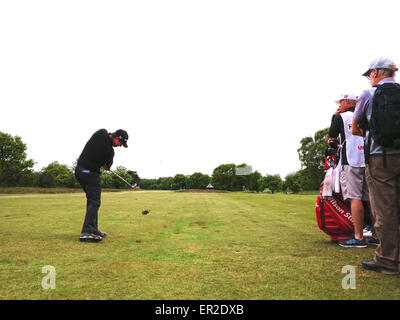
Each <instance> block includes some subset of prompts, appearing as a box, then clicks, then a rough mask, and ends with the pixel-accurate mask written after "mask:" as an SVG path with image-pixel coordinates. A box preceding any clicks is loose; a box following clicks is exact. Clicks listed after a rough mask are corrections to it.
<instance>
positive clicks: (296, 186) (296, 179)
mask: <svg viewBox="0 0 400 320" xmlns="http://www.w3.org/2000/svg"><path fill="white" fill-rule="evenodd" d="M283 185H284V188H285V189H286V190H290V191H292V192H293V193H299V192H300V191H301V175H300V173H299V171H297V172H293V173H289V174H288V175H287V176H286V177H285V182H284V184H283Z"/></svg>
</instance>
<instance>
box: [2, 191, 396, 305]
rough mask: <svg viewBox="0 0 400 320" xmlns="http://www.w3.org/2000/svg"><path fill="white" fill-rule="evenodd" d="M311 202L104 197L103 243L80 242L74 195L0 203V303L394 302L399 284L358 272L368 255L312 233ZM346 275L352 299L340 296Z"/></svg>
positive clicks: (7, 197)
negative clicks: (352, 281) (50, 282)
mask: <svg viewBox="0 0 400 320" xmlns="http://www.w3.org/2000/svg"><path fill="white" fill-rule="evenodd" d="M315 199H316V196H315V195H285V194H274V195H272V194H252V193H195V192H192V193H190V192H173V191H124V192H118V193H108V192H104V193H103V195H102V206H101V209H100V213H99V227H100V229H101V230H102V231H106V232H108V237H107V238H105V239H104V240H103V241H102V242H100V243H81V242H79V241H78V236H79V233H80V230H81V226H82V222H83V219H84V207H85V195H84V193H82V192H79V193H63V194H1V195H0V235H1V236H0V299H2V300H4V299H140V300H150V299H152V300H154V299H173V300H180V299H187V300H192V299H199V300H203V299H207V300H214V299H241V300H259V299H262V300H265V299H400V277H399V276H390V275H383V274H377V273H374V272H368V271H364V270H363V269H362V268H361V267H360V266H359V265H360V262H361V261H362V260H363V259H369V258H372V257H373V254H374V247H369V248H367V249H349V248H341V247H339V246H337V245H336V244H334V243H331V242H330V239H329V237H328V236H327V235H325V234H324V233H323V232H322V231H320V230H319V229H318V226H317V222H316V219H315V208H314V206H315ZM143 210H149V211H150V213H149V214H148V215H142V214H141V212H142V211H143ZM46 265H51V266H53V267H54V268H55V270H56V288H55V289H54V290H52V289H49V290H44V289H43V288H42V285H41V284H42V279H43V277H44V276H46V274H43V273H42V267H43V266H46ZM346 265H351V266H354V267H355V268H356V289H348V290H345V289H343V288H342V279H343V278H344V277H345V276H346V275H345V274H343V273H342V272H341V271H342V268H343V267H344V266H346Z"/></svg>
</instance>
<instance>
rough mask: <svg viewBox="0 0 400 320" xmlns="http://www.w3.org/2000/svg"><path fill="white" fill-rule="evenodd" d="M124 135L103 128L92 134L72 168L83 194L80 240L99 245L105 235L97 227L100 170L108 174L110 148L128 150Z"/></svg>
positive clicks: (111, 155) (126, 138)
mask: <svg viewBox="0 0 400 320" xmlns="http://www.w3.org/2000/svg"><path fill="white" fill-rule="evenodd" d="M127 141H128V133H127V132H126V131H125V130H122V129H119V130H117V131H115V132H113V133H109V132H108V131H107V130H106V129H100V130H98V131H96V132H95V133H94V134H93V135H92V137H91V138H90V139H89V141H88V142H87V143H86V145H85V147H84V148H83V151H82V153H81V155H80V156H79V159H78V163H77V165H76V168H75V177H76V179H77V180H78V182H79V183H80V185H81V186H82V188H83V190H84V191H85V193H86V199H87V204H86V216H85V220H84V222H83V227H82V232H81V235H80V237H79V240H80V241H86V242H99V241H101V240H103V238H104V237H105V236H106V235H107V233H105V232H101V231H100V230H99V228H98V221H97V217H98V211H99V208H100V198H101V185H100V168H101V167H104V168H105V170H107V171H111V169H110V168H111V165H112V163H113V159H114V149H113V147H121V146H124V147H125V148H127V147H128V144H127Z"/></svg>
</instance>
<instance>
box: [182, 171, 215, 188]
mask: <svg viewBox="0 0 400 320" xmlns="http://www.w3.org/2000/svg"><path fill="white" fill-rule="evenodd" d="M210 181H211V178H210V176H209V175H207V174H202V173H201V172H195V173H193V174H192V175H190V176H189V177H188V181H187V183H188V188H190V189H204V188H205V187H207V186H208V184H209V183H210Z"/></svg>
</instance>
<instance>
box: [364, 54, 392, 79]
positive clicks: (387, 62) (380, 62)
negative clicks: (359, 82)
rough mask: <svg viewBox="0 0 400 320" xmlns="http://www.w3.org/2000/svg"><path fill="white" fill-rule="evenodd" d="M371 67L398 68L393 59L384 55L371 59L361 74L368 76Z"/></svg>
mask: <svg viewBox="0 0 400 320" xmlns="http://www.w3.org/2000/svg"><path fill="white" fill-rule="evenodd" d="M373 69H389V70H392V71H397V70H399V69H397V67H396V64H395V63H394V62H393V60H391V59H388V58H384V57H381V58H378V59H375V60H374V61H372V62H371V64H370V65H369V67H368V70H367V71H366V72H364V73H363V76H365V77H368V76H369V74H370V73H371V70H373Z"/></svg>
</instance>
